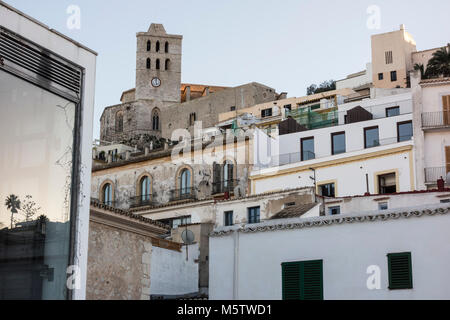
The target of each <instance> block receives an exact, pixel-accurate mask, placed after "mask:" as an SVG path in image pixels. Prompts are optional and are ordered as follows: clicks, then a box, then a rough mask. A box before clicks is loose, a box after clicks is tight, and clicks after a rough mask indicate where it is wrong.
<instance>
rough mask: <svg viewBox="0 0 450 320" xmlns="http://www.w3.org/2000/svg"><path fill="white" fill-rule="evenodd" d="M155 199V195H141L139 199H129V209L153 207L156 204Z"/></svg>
mask: <svg viewBox="0 0 450 320" xmlns="http://www.w3.org/2000/svg"><path fill="white" fill-rule="evenodd" d="M155 199H156V194H147V195H141V196H139V197H131V198H130V208H139V207H146V206H154V205H156V204H157V202H156V201H155Z"/></svg>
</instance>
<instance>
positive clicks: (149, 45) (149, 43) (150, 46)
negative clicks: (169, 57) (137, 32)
mask: <svg viewBox="0 0 450 320" xmlns="http://www.w3.org/2000/svg"><path fill="white" fill-rule="evenodd" d="M151 48H152V43H151V41H150V40H149V41H147V51H150V50H151Z"/></svg>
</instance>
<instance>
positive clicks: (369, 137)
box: [364, 127, 380, 149]
mask: <svg viewBox="0 0 450 320" xmlns="http://www.w3.org/2000/svg"><path fill="white" fill-rule="evenodd" d="M379 145H380V137H379V134H378V127H371V128H365V129H364V148H366V149H367V148H373V147H378V146H379Z"/></svg>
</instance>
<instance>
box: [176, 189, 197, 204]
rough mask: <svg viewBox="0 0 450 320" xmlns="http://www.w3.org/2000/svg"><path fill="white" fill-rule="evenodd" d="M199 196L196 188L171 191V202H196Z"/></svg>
mask: <svg viewBox="0 0 450 320" xmlns="http://www.w3.org/2000/svg"><path fill="white" fill-rule="evenodd" d="M196 199H197V195H196V192H195V188H182V189H175V190H170V201H171V202H175V201H180V200H196Z"/></svg>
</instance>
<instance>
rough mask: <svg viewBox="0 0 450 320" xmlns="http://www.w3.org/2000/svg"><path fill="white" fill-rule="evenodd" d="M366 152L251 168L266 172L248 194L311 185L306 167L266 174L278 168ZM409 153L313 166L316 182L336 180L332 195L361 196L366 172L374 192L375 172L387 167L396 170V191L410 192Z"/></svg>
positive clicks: (312, 183) (372, 150)
mask: <svg viewBox="0 0 450 320" xmlns="http://www.w3.org/2000/svg"><path fill="white" fill-rule="evenodd" d="M412 143H413V142H412V141H407V142H402V143H398V144H395V145H392V146H391V148H392V147H400V146H408V145H412ZM381 150H389V146H388V147H386V146H381V147H377V148H372V149H370V151H371V152H376V151H381ZM367 152H369V151H366V150H363V151H359V152H354V153H346V154H343V155H339V156H333V157H327V158H323V159H320V160H319V161H318V160H310V161H304V162H300V163H297V164H293V165H287V166H283V167H279V168H271V169H267V170H263V171H259V172H258V171H255V172H254V173H253V174H267V176H266V177H264V178H262V179H257V180H254V184H253V188H252V193H253V194H259V193H264V192H270V191H273V190H283V189H291V188H300V187H312V186H314V181H313V180H312V179H311V177H313V176H314V173H313V172H312V171H310V170H308V169H302V170H301V171H299V172H292V173H285V174H283V175H278V174H275V175H271V176H269V175H268V174H269V173H276V172H277V170H278V169H288V168H295V167H299V166H304V167H306V168H308V166H310V165H313V164H318V163H320V162H321V161H322V162H323V161H330V160H335V159H345V158H348V157H351V156H356V155H361V154H364V153H367ZM410 157H411V156H410V153H409V151H404V152H400V153H396V154H388V155H385V156H382V157H377V158H374V157H373V158H370V159H365V160H359V161H354V162H347V163H343V164H336V165H333V166H327V167H321V168H317V169H316V179H317V183H318V184H321V183H322V182H324V181H329V180H337V184H336V187H337V190H336V191H337V192H336V196H338V197H343V196H354V195H362V194H364V193H366V191H367V184H366V174H368V175H369V192H370V193H372V194H375V193H377V191H376V190H375V181H374V180H375V178H374V175H375V173H378V172H383V171H387V170H398V172H399V191H400V192H406V191H412V190H413V189H414V186H412V185H411V173H410Z"/></svg>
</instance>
